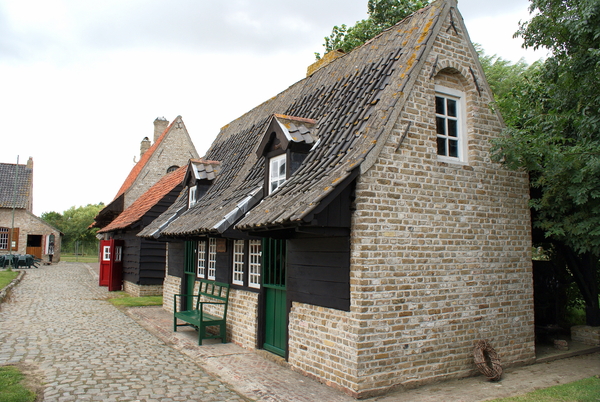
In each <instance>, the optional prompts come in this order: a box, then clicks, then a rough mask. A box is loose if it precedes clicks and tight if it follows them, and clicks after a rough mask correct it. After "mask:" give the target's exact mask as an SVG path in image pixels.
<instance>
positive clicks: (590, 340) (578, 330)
mask: <svg viewBox="0 0 600 402" xmlns="http://www.w3.org/2000/svg"><path fill="white" fill-rule="evenodd" d="M571 340H573V341H575V342H582V343H584V344H586V345H592V346H600V327H590V326H588V325H576V326H574V327H571Z"/></svg>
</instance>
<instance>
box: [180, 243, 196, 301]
mask: <svg viewBox="0 0 600 402" xmlns="http://www.w3.org/2000/svg"><path fill="white" fill-rule="evenodd" d="M197 244H198V243H197V242H195V241H186V242H185V261H184V264H183V293H184V294H186V295H190V296H188V297H186V298H184V299H183V303H184V304H185V305H184V306H182V308H183V309H185V310H189V309H191V308H192V307H193V306H194V300H193V297H192V296H191V295H192V294H194V285H195V284H196V252H197V251H196V247H197Z"/></svg>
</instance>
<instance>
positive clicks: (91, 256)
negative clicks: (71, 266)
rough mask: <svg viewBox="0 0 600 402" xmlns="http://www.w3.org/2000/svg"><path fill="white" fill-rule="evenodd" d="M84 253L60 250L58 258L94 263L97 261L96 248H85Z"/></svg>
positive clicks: (66, 260)
mask: <svg viewBox="0 0 600 402" xmlns="http://www.w3.org/2000/svg"><path fill="white" fill-rule="evenodd" d="M85 251H86V252H85V253H84V254H74V253H64V252H61V254H60V260H61V261H64V262H86V263H95V262H98V258H99V255H98V248H97V247H93V248H91V249H89V250H85Z"/></svg>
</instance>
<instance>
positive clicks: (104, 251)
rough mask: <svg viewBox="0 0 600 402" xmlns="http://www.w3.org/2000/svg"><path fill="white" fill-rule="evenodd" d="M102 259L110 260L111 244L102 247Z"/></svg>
mask: <svg viewBox="0 0 600 402" xmlns="http://www.w3.org/2000/svg"><path fill="white" fill-rule="evenodd" d="M102 261H110V246H103V247H102Z"/></svg>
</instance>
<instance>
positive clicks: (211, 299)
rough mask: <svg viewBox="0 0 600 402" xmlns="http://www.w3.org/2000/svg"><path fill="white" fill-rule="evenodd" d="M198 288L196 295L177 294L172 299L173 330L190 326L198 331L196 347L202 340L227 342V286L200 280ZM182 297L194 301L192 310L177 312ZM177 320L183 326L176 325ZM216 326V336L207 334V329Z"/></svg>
mask: <svg viewBox="0 0 600 402" xmlns="http://www.w3.org/2000/svg"><path fill="white" fill-rule="evenodd" d="M198 283H199V285H200V287H199V289H198V294H196V295H184V294H179V295H175V297H174V303H175V304H174V308H173V311H174V313H173V330H174V331H175V332H177V327H182V326H192V327H194V328H196V329H198V345H202V340H203V339H214V338H221V339H222V341H223V343H225V342H227V334H226V325H225V324H226V321H227V304H228V303H229V285H228V284H226V283H220V282H214V281H208V280H204V279H201V280H199V281H198ZM182 297H192V298H193V299H195V302H194V303H193V304H194V308H191V309H189V310H184V311H177V305H178V304H177V303H178V301H179V302H181V298H182ZM177 320H181V321H184V322H185V324H177ZM212 326H218V327H219V331H218V332H217V333H216V334H207V333H206V329H207V327H212Z"/></svg>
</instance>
